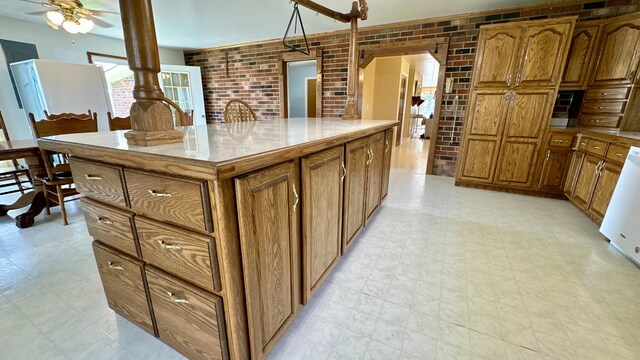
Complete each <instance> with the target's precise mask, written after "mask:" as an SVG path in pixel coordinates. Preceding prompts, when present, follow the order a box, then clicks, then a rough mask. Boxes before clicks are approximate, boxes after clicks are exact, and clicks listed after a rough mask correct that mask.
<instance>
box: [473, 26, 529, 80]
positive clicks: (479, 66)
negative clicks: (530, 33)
mask: <svg viewBox="0 0 640 360" xmlns="http://www.w3.org/2000/svg"><path fill="white" fill-rule="evenodd" d="M522 31H523V29H522V27H521V26H517V25H516V26H505V27H503V28H492V29H480V37H479V40H478V47H477V48H478V54H477V55H476V61H475V65H474V68H475V69H476V70H475V72H474V74H473V79H474V80H473V84H474V86H475V87H476V88H480V87H509V86H511V85H512V83H513V82H514V81H515V78H514V73H515V70H516V66H517V64H518V60H519V59H518V55H519V54H520V49H521V47H520V42H521V36H522Z"/></svg>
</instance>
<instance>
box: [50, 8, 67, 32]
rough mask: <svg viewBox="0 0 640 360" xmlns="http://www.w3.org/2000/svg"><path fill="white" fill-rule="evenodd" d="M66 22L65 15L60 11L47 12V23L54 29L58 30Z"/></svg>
mask: <svg viewBox="0 0 640 360" xmlns="http://www.w3.org/2000/svg"><path fill="white" fill-rule="evenodd" d="M63 22H64V14H62V13H61V12H59V11H53V10H51V11H47V23H48V24H49V26H51V27H52V28H54V29H58V27H59V26H60V25H62V23H63Z"/></svg>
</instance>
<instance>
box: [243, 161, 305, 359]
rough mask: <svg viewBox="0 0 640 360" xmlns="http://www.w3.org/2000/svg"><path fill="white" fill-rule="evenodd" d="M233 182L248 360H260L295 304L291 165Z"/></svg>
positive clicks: (294, 214) (297, 255)
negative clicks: (247, 340) (238, 230)
mask: <svg viewBox="0 0 640 360" xmlns="http://www.w3.org/2000/svg"><path fill="white" fill-rule="evenodd" d="M235 182H236V196H237V205H238V223H239V227H240V246H241V250H242V265H243V270H244V282H245V292H246V298H247V318H248V321H249V336H250V338H251V358H254V359H262V358H264V356H265V354H266V353H268V352H269V351H270V350H271V349H272V348H273V346H274V345H275V343H276V342H277V341H278V339H279V338H280V336H282V334H283V333H284V332H285V331H286V329H287V327H288V325H289V323H290V322H291V321H292V320H293V318H294V317H295V314H296V313H297V310H298V306H299V304H300V299H299V294H300V278H299V269H300V265H299V262H300V253H299V249H298V243H299V238H298V220H297V218H298V215H297V207H298V205H299V198H298V194H297V190H296V187H297V185H296V183H297V179H296V166H295V163H294V162H287V163H284V164H280V165H276V166H273V167H271V168H267V169H265V170H260V171H258V172H255V173H252V174H249V175H246V176H243V177H240V178H237V179H236V180H235Z"/></svg>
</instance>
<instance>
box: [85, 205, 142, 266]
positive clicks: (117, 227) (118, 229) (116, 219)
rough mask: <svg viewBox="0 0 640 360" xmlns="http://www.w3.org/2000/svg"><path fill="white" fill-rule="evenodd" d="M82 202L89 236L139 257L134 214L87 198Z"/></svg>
mask: <svg viewBox="0 0 640 360" xmlns="http://www.w3.org/2000/svg"><path fill="white" fill-rule="evenodd" d="M81 202H82V210H83V212H84V219H85V222H86V223H87V228H88V229H89V235H91V236H92V237H93V238H94V239H95V240H100V242H102V243H104V244H107V245H109V246H111V247H112V248H115V249H118V250H120V251H122V252H125V253H127V254H129V255H131V256H139V254H138V250H137V246H136V240H135V237H134V234H133V215H132V214H130V213H128V212H126V211H123V210H120V209H116V208H112V207H109V206H105V205H102V204H100V203H99V202H96V201H92V200H89V199H87V198H82V200H81Z"/></svg>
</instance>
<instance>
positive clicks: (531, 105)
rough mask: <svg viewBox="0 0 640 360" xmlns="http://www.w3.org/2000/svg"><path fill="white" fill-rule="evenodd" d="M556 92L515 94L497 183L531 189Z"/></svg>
mask: <svg viewBox="0 0 640 360" xmlns="http://www.w3.org/2000/svg"><path fill="white" fill-rule="evenodd" d="M554 93H555V91H554V90H526V89H520V90H517V91H514V92H512V96H511V101H510V107H509V114H508V115H507V121H506V125H505V130H504V135H503V143H502V146H501V150H500V157H499V160H498V168H497V171H496V172H497V173H496V178H495V183H496V184H504V185H510V186H517V187H524V188H528V187H531V186H532V183H533V175H534V171H535V168H536V166H535V164H536V161H537V157H538V151H539V149H540V143H541V141H542V136H543V134H544V130H545V129H546V128H547V126H548V124H549V119H550V117H551V116H550V115H551V111H552V107H553V104H554V97H553V94H554Z"/></svg>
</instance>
